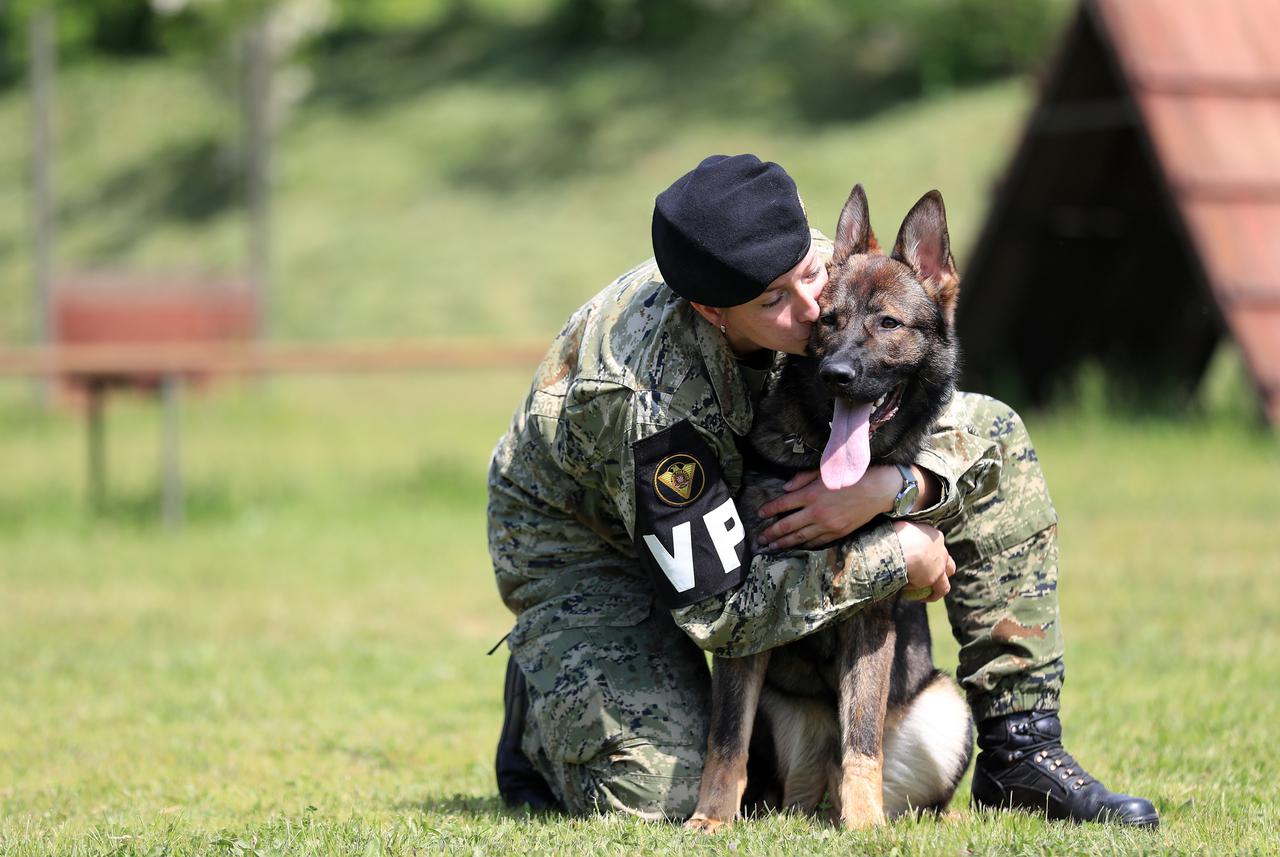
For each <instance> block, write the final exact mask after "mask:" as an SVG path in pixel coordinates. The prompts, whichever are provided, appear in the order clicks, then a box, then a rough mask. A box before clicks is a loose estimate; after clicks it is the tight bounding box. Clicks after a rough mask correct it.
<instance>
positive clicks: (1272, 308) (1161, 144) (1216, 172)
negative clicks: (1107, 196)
mask: <svg viewBox="0 0 1280 857" xmlns="http://www.w3.org/2000/svg"><path fill="white" fill-rule="evenodd" d="M1089 8H1090V11H1091V12H1092V14H1093V16H1094V20H1095V21H1096V23H1097V24H1098V25H1099V30H1100V31H1102V32H1103V33H1105V34H1106V35H1107V36H1108V37H1109V40H1110V43H1111V45H1112V47H1113V48H1114V51H1115V54H1116V57H1117V59H1118V61H1119V65H1120V68H1121V70H1122V72H1123V74H1124V75H1125V78H1126V80H1127V82H1128V84H1129V87H1130V91H1131V92H1132V94H1133V97H1134V100H1135V101H1136V103H1137V104H1138V107H1139V110H1140V112H1141V114H1142V118H1143V124H1144V125H1145V127H1146V129H1147V132H1148V135H1149V138H1150V140H1151V143H1152V148H1153V149H1154V152H1155V157H1156V161H1157V163H1158V165H1159V167H1160V169H1161V170H1162V171H1163V173H1164V178H1165V181H1166V182H1167V183H1168V186H1169V189H1170V192H1171V194H1172V195H1173V198H1174V200H1175V202H1176V204H1177V206H1178V208H1179V210H1180V211H1181V213H1182V215H1183V219H1184V222H1185V224H1186V227H1187V230H1188V232H1189V233H1190V236H1191V239H1192V241H1193V242H1194V244H1195V248H1196V251H1197V253H1198V254H1199V257H1200V259H1201V261H1202V263H1203V265H1204V269H1205V273H1206V275H1207V277H1208V279H1209V282H1210V287H1211V288H1212V289H1213V293H1214V296H1215V298H1216V299H1217V302H1218V305H1219V306H1220V307H1221V309H1222V315H1223V318H1224V319H1225V320H1226V323H1227V325H1228V326H1229V327H1230V329H1231V333H1232V335H1233V336H1234V337H1235V339H1236V341H1237V342H1238V343H1239V345H1240V348H1241V351H1242V352H1243V354H1244V358H1245V361H1246V363H1247V365H1248V366H1249V369H1250V372H1251V373H1252V375H1253V377H1254V379H1255V381H1256V382H1257V383H1258V385H1259V387H1260V388H1261V391H1262V393H1263V396H1264V397H1265V400H1266V407H1267V411H1268V414H1269V415H1270V418H1271V421H1272V422H1273V423H1275V424H1278V425H1280V3H1278V2H1276V0H1213V2H1208V0H1091V2H1090V3H1089Z"/></svg>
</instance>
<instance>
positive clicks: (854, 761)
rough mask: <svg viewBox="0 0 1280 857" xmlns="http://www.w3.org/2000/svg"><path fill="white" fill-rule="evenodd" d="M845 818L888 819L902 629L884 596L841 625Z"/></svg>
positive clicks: (856, 822)
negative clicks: (888, 730) (893, 699)
mask: <svg viewBox="0 0 1280 857" xmlns="http://www.w3.org/2000/svg"><path fill="white" fill-rule="evenodd" d="M839 634H840V637H839V639H840V650H839V655H838V666H839V681H840V685H839V686H840V692H839V718H840V793H839V796H838V804H839V807H840V821H841V823H842V824H843V825H844V826H845V827H846V828H849V829H860V828H864V827H870V826H872V825H875V824H882V823H883V822H884V797H883V768H884V755H883V742H884V718H885V709H886V707H887V705H888V701H889V682H890V680H891V678H892V674H893V654H894V642H895V640H896V637H897V631H896V629H895V626H894V622H893V605H892V604H891V603H886V602H880V603H878V604H874V605H872V606H870V607H868V608H867V609H865V610H863V611H862V612H861V613H859V614H858V615H856V616H854V617H853V618H852V619H850V620H849V621H847V622H844V623H842V624H841V625H840V626H839Z"/></svg>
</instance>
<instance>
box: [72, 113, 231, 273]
mask: <svg viewBox="0 0 1280 857" xmlns="http://www.w3.org/2000/svg"><path fill="white" fill-rule="evenodd" d="M243 184H244V169H243V164H242V162H241V160H240V158H238V157H237V156H236V153H235V151H234V149H233V148H232V147H231V145H230V144H228V143H227V142H226V141H224V140H222V139H220V138H219V137H217V136H216V135H215V134H214V133H213V132H212V131H205V132H202V133H198V134H195V135H192V136H189V137H186V138H184V139H180V140H175V141H172V142H170V143H169V144H167V145H166V146H164V147H163V148H162V149H160V150H159V151H158V152H153V153H150V154H148V155H147V157H146V158H144V159H140V160H138V161H135V162H133V163H132V164H130V165H128V166H127V167H125V168H123V169H121V170H119V171H118V172H116V173H115V174H114V175H112V176H110V177H109V178H108V179H107V180H106V181H104V182H102V183H101V184H98V185H95V186H92V187H90V188H88V189H87V190H86V191H85V192H84V193H82V194H81V195H80V196H79V197H78V198H76V199H73V200H72V201H71V202H69V203H68V204H67V205H66V206H65V207H64V208H63V210H62V212H61V217H63V219H64V220H65V221H66V222H67V223H69V224H76V223H79V222H84V221H102V222H105V223H109V224H111V229H110V230H109V231H108V232H107V234H105V235H104V236H102V238H100V239H99V241H98V242H97V244H96V246H95V247H93V248H92V249H91V251H90V253H91V255H97V256H101V257H106V258H110V257H113V256H118V255H119V254H120V253H122V252H124V251H127V250H128V249H129V248H130V247H132V246H134V245H135V244H137V243H138V242H139V241H141V240H142V239H143V238H145V237H146V235H147V233H148V232H149V231H150V230H151V229H153V228H154V225H155V223H157V222H166V221H167V222H177V223H180V224H184V225H188V226H199V225H202V224H205V223H208V222H210V221H212V220H213V219H214V218H216V217H218V216H219V215H221V214H223V213H225V212H227V211H228V210H230V209H231V208H233V207H234V206H236V205H238V204H239V203H240V201H241V196H242V190H241V188H242V186H243Z"/></svg>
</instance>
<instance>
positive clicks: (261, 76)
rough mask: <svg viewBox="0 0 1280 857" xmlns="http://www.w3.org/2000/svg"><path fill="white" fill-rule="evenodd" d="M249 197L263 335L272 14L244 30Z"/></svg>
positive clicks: (267, 302)
mask: <svg viewBox="0 0 1280 857" xmlns="http://www.w3.org/2000/svg"><path fill="white" fill-rule="evenodd" d="M243 44H244V92H243V104H244V131H245V139H244V145H245V167H246V170H245V173H246V176H245V179H246V187H245V196H246V201H247V203H248V209H249V217H248V224H249V235H248V253H249V280H250V283H251V287H252V288H253V294H254V301H255V302H256V303H257V308H258V337H259V338H260V339H267V338H269V335H270V332H271V298H270V284H271V132H272V117H271V76H272V56H271V44H270V39H269V37H268V34H267V13H263V14H262V15H260V16H258V18H256V19H255V20H254V21H253V22H252V23H251V24H249V26H248V28H247V29H246V30H245V32H244V38H243Z"/></svg>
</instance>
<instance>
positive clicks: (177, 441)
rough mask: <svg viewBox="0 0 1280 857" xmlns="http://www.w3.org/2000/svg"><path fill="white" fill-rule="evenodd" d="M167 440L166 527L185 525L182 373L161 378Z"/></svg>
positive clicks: (163, 474)
mask: <svg viewBox="0 0 1280 857" xmlns="http://www.w3.org/2000/svg"><path fill="white" fill-rule="evenodd" d="M160 398H161V406H162V408H163V410H164V440H163V443H162V447H161V453H160V512H161V517H162V518H163V520H164V524H165V526H166V527H169V528H172V529H176V528H178V527H180V526H182V376H181V375H179V374H177V373H176V372H169V373H166V374H165V376H164V377H163V378H162V379H161V381H160Z"/></svg>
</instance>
